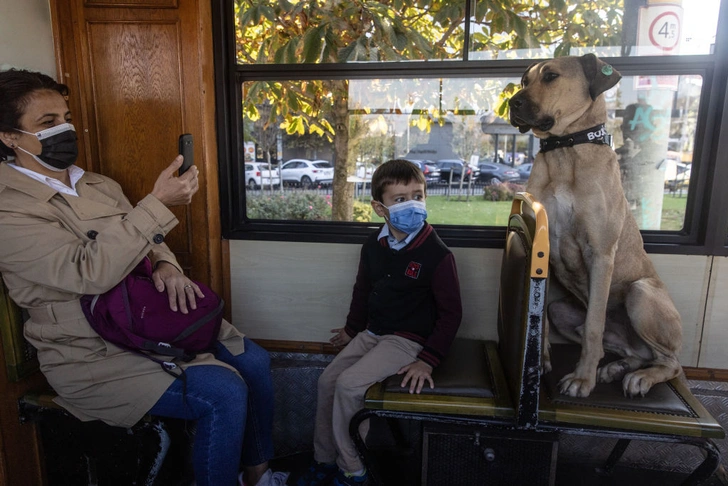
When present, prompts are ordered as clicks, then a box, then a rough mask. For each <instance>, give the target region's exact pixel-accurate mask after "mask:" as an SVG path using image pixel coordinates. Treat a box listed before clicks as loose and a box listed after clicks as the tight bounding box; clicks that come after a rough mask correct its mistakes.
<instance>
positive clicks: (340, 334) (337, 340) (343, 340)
mask: <svg viewBox="0 0 728 486" xmlns="http://www.w3.org/2000/svg"><path fill="white" fill-rule="evenodd" d="M331 332H333V333H336V335H335V336H334V337H332V338H331V339H329V342H330V343H331V344H333V345H334V346H346V345H347V344H349V341H351V337H350V336H349V335H348V334H347V333H346V331H345V330H344V328H343V327H340V328H338V329H332V330H331Z"/></svg>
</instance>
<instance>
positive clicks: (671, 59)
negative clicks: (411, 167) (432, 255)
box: [215, 0, 728, 252]
mask: <svg viewBox="0 0 728 486" xmlns="http://www.w3.org/2000/svg"><path fill="white" fill-rule="evenodd" d="M635 3H636V2H629V4H628V6H627V7H625V5H624V3H623V2H622V1H621V0H598V1H597V0H594V1H589V2H581V1H578V2H577V1H574V0H572V1H566V2H563V6H561V7H557V6H554V5H556V4H554V2H543V4H542V2H530V1H529V2H525V1H518V0H500V1H495V2H487V3H486V2H480V1H474V2H471V1H468V2H465V1H464V0H463V1H459V2H458V1H454V2H453V1H447V2H444V1H436V0H431V1H426V2H412V1H403V2H396V3H393V2H365V3H361V2H357V3H354V2H350V1H346V0H344V1H342V2H336V3H335V4H334V6H333V7H332V6H331V3H330V2H329V3H326V4H325V2H318V3H317V2H291V3H286V4H281V3H279V2H273V1H260V0H256V1H252V0H218V1H217V2H216V3H215V5H216V7H217V9H218V11H217V24H216V35H217V41H218V42H217V44H216V51H217V63H216V69H217V70H218V79H220V80H228V81H227V82H223V81H220V85H219V86H218V87H219V89H218V92H221V93H222V94H221V95H220V96H219V103H220V107H219V108H220V110H219V112H220V113H221V114H222V115H221V118H220V126H221V127H224V130H222V131H223V133H222V134H221V136H220V149H221V150H220V153H221V154H222V155H225V157H222V159H223V160H227V161H228V162H227V164H223V168H222V178H221V183H222V190H221V193H222V197H223V207H224V215H223V219H224V221H223V229H224V233H225V236H226V237H230V238H279V239H301V240H304V241H318V240H323V241H348V240H349V239H351V238H354V239H356V238H360V235H363V234H365V233H367V232H368V231H369V228H370V227H371V225H373V224H380V223H381V222H382V221H381V220H380V219H379V218H378V217H377V216H376V215H375V214H374V213H373V212H372V211H371V208H370V205H369V197H368V191H369V182H370V180H371V174H372V172H373V171H374V170H375V169H376V167H377V165H378V164H380V163H382V162H383V161H386V160H388V159H390V158H406V159H409V160H411V161H413V163H417V164H418V165H419V166H420V168H421V169H422V171H423V173H424V174H425V177H426V180H427V183H428V188H427V191H428V198H427V204H428V213H429V217H428V220H429V221H430V222H431V223H433V224H437V225H438V230H439V232H440V234H441V235H442V236H443V237H444V238H445V239H446V240H447V241H448V243H449V244H451V245H452V244H455V245H457V244H463V245H468V246H478V245H491V244H492V245H494V246H498V245H500V244H501V242H502V231H501V229H500V228H499V227H500V226H503V225H504V224H505V219H506V217H507V214H508V211H509V209H510V202H509V201H508V199H509V197H511V196H512V194H513V192H515V191H518V190H523V188H524V185H525V183H526V181H527V180H528V176H529V174H530V167H531V165H530V164H531V162H532V160H533V158H534V156H535V154H536V153H537V152H538V150H539V141H538V140H537V139H535V138H534V137H533V135H531V134H530V133H527V134H520V133H519V132H518V130H517V129H516V128H515V127H512V126H511V125H510V124H509V123H508V122H507V121H506V120H505V119H504V118H503V115H504V113H505V111H504V109H505V107H506V105H505V101H506V100H507V97H508V93H509V92H512V91H511V90H512V89H513V87H514V86H516V85H518V83H519V82H520V76H521V74H522V73H523V72H524V71H525V69H526V68H527V67H528V66H529V65H530V64H531V63H532V62H534V60H539V59H544V58H549V57H553V56H558V55H566V54H571V55H581V54H584V53H587V52H594V53H596V54H597V55H599V56H600V57H602V58H608V61H609V62H610V63H611V64H612V65H613V66H614V67H615V68H616V69H618V70H619V71H620V72H621V73H622V75H623V78H622V80H621V82H620V83H619V84H618V85H617V86H616V87H615V88H613V89H612V90H610V91H609V92H608V93H606V97H607V103H608V111H609V121H608V125H607V129H608V132H609V133H610V134H611V135H612V137H613V147H614V148H615V150H616V152H617V153H618V155H619V158H620V168H621V169H622V175H623V185H624V187H625V193H626V196H627V199H628V201H629V203H630V206H631V208H632V211H633V213H634V215H635V217H636V219H637V221H638V224H639V225H640V228H641V229H642V230H643V236H644V238H645V241H646V243H647V244H648V246H650V245H653V248H658V247H659V248H660V250H661V251H695V252H701V251H707V250H706V249H705V247H706V245H708V244H709V245H711V246H712V247H713V248H715V247H716V243H715V242H706V241H705V234H706V232H705V227H706V225H708V224H709V221H707V219H706V217H705V215H706V214H708V208H709V207H710V204H711V192H712V191H711V184H710V183H711V181H712V179H711V174H712V173H713V172H714V171H715V166H716V164H718V163H719V160H716V159H717V158H716V157H715V156H712V155H711V152H713V151H714V150H715V147H716V146H717V144H718V142H719V140H720V137H721V136H723V137H724V136H725V127H721V126H720V124H719V123H717V122H716V121H715V120H716V117H717V115H718V114H719V107H720V106H721V105H722V103H723V100H724V99H725V96H726V87H725V84H726V83H725V79H726V70H727V66H726V61H721V59H723V58H726V57H728V56H726V51H728V48H727V46H726V45H725V44H726V39H725V36H724V37H723V41H722V44H721V45H719V44H718V40H717V39H718V37H717V36H716V33H717V31H718V28H717V25H718V19H719V17H720V15H723V18H725V16H726V10H728V0H722V1H721V0H706V1H703V2H692V3H688V2H684V4H683V5H682V6H678V5H669V4H659V5H649V6H644V7H638V6H634V7H630V6H629V5H632V4H635ZM548 4H551V5H548ZM284 5H287V6H288V10H287V11H284V10H283V9H284V8H285V7H284ZM625 8H630V9H634V10H630V11H626V10H625ZM721 8H722V11H721ZM720 52H722V56H721V55H719V54H718V53H720ZM720 130H723V132H722V133H721V131H720ZM246 161H248V162H253V161H257V162H261V163H266V164H268V166H269V167H270V169H269V170H270V171H271V173H272V175H271V177H270V178H269V179H268V180H271V179H272V180H276V181H277V182H278V183H277V184H272V183H267V184H256V183H250V181H246V180H245V175H243V172H244V171H243V170H241V169H242V168H243V164H244V162H246ZM713 204H715V199H713ZM721 204H723V203H721ZM726 210H728V208H726ZM724 238H725V235H723V240H724ZM723 240H720V246H721V247H722V246H724V241H723ZM678 246H680V247H681V248H682V249H680V250H678V249H675V248H677V247H678ZM686 247H693V248H694V250H685V248H686ZM671 248H672V249H671Z"/></svg>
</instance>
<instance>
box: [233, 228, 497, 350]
mask: <svg viewBox="0 0 728 486" xmlns="http://www.w3.org/2000/svg"><path fill="white" fill-rule="evenodd" d="M359 250H360V245H350V244H324V243H286V242H274V241H241V240H233V241H230V267H231V268H230V275H231V276H230V281H231V289H232V291H231V300H232V302H231V310H232V318H233V323H234V324H235V326H237V327H238V328H239V329H241V330H242V331H243V332H245V333H246V334H247V335H249V336H250V337H252V338H258V339H279V340H290V341H314V342H325V341H328V339H329V337H330V332H329V331H330V330H331V329H333V328H336V327H341V326H343V325H344V323H345V320H346V314H347V313H348V310H349V302H350V300H351V291H352V288H353V286H354V278H355V276H356V270H357V265H358V262H359ZM453 253H454V254H455V260H456V262H457V266H458V275H459V278H460V287H461V292H462V295H463V324H462V326H461V328H460V335H462V336H468V337H479V338H489V339H494V338H495V335H496V313H497V302H498V295H497V292H498V274H499V273H500V259H501V254H502V251H501V250H483V249H474V248H454V249H453Z"/></svg>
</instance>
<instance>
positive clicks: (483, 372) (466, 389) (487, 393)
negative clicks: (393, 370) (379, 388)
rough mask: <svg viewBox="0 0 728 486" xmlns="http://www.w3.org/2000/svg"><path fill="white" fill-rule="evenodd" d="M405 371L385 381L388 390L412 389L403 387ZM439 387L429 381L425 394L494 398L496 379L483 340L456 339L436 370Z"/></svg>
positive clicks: (385, 388) (424, 390)
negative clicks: (433, 385)
mask: <svg viewBox="0 0 728 486" xmlns="http://www.w3.org/2000/svg"><path fill="white" fill-rule="evenodd" d="M403 378H404V375H393V376H390V377H389V378H387V379H386V380H385V381H384V391H385V393H389V392H395V393H409V386H407V387H404V388H402V387H401V386H400V385H401V384H402V379H403ZM432 380H433V381H434V382H435V388H434V389H430V387H429V384H425V387H424V388H423V389H422V393H423V394H428V395H454V396H463V397H475V398H493V397H494V396H495V394H494V390H493V379H492V376H491V370H490V366H489V365H488V360H487V356H486V347H485V343H484V342H483V341H479V340H475V339H460V338H458V339H455V340H454V341H453V343H452V346H451V347H450V351H449V352H448V354H447V357H446V358H445V359H444V360H442V362H441V363H440V366H438V367H437V368H435V369H434V371H433V372H432Z"/></svg>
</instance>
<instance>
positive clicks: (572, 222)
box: [510, 54, 682, 397]
mask: <svg viewBox="0 0 728 486" xmlns="http://www.w3.org/2000/svg"><path fill="white" fill-rule="evenodd" d="M620 78H621V75H620V74H619V73H618V72H617V71H616V70H614V69H613V68H612V67H611V66H609V65H608V64H606V63H604V62H603V61H601V60H599V59H598V58H597V57H596V56H594V55H592V54H587V55H585V56H582V57H563V58H557V59H553V60H549V61H544V62H541V63H538V64H535V65H533V66H531V67H530V68H529V69H528V70H527V71H526V73H525V74H524V75H523V78H522V89H521V91H519V92H518V93H517V94H516V95H515V96H513V98H511V100H510V117H511V124H513V125H514V126H517V127H518V128H519V130H520V131H521V133H524V132H526V131H528V130H529V129H532V130H533V133H534V134H535V135H536V136H537V137H538V138H540V139H541V152H539V154H538V155H537V156H536V159H535V161H534V164H533V169H532V171H531V176H530V178H529V180H528V184H527V186H526V190H527V191H528V192H530V193H531V194H532V195H533V196H534V197H535V198H536V200H538V201H540V202H542V203H543V204H544V206H545V207H546V212H547V214H548V218H549V234H550V240H551V261H550V263H551V267H552V271H553V272H554V274H555V275H556V277H557V279H558V280H559V282H560V283H561V284H562V285H563V286H564V287H565V288H566V289H567V290H568V291H569V292H570V293H571V294H572V295H573V298H568V299H565V300H563V301H559V302H556V303H554V304H552V306H551V308H550V309H549V313H550V317H551V321H552V322H551V323H552V324H553V325H554V326H556V328H557V329H558V330H559V331H560V332H561V333H562V334H564V335H565V336H566V337H567V338H569V339H571V340H574V341H576V342H580V343H581V357H580V358H579V362H578V363H577V365H576V369H575V370H574V372H573V373H569V374H568V375H566V376H564V377H563V378H562V379H561V381H560V382H559V386H560V390H561V393H564V394H566V395H570V396H574V397H586V396H588V395H589V393H591V391H592V390H593V389H594V386H595V384H596V380H597V379H598V380H599V381H600V382H611V381H614V380H620V379H621V380H622V387H623V389H624V392H625V394H627V395H629V396H635V395H644V394H645V393H647V391H648V390H649V389H650V388H651V387H652V386H653V385H655V384H657V383H661V382H663V381H667V380H669V379H671V378H674V377H676V376H678V375H679V374H680V372H681V370H682V369H681V367H680V364H679V362H678V360H677V353H678V352H679V350H680V346H681V340H682V324H681V321H680V315H679V313H678V312H677V309H675V305H674V304H673V302H672V300H671V299H670V297H669V296H668V294H667V291H666V290H665V286H664V284H663V283H662V281H661V280H660V278H659V277H658V276H657V273H656V272H655V269H654V267H653V265H652V263H651V261H650V259H649V258H648V256H647V254H646V253H645V251H644V248H643V243H642V236H641V235H640V232H639V228H638V227H637V223H636V222H635V220H634V217H633V216H632V214H631V213H630V210H629V206H628V204H627V201H626V199H625V197H624V191H623V190H622V183H621V179H620V172H619V165H618V163H617V156H616V154H615V153H614V151H613V150H612V149H611V148H610V147H609V145H607V144H606V141H605V140H606V132H605V131H604V126H603V124H604V123H605V122H606V121H607V111H606V104H605V101H604V95H603V94H602V93H603V92H604V91H606V90H608V89H609V88H611V87H613V86H614V85H616V84H617V82H618V81H619V79H620ZM604 349H606V350H608V351H611V352H614V353H617V354H618V355H620V356H622V359H620V360H618V361H616V362H613V363H610V364H609V365H606V366H604V367H602V368H600V369H599V370H597V366H598V363H599V360H600V359H601V358H602V357H603V355H604ZM544 369H545V371H549V370H550V369H551V365H550V360H549V351H548V346H545V347H544Z"/></svg>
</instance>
